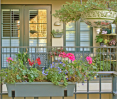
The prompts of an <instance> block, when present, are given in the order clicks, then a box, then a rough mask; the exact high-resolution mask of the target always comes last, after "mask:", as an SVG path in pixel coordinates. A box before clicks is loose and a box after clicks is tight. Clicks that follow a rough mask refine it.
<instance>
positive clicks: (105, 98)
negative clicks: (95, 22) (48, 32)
mask: <svg viewBox="0 0 117 99" xmlns="http://www.w3.org/2000/svg"><path fill="white" fill-rule="evenodd" d="M66 1H69V2H72V0H1V4H52V14H53V13H54V12H55V10H58V9H60V7H61V6H62V4H64V3H65V2H66ZM78 1H80V0H78ZM83 1H84V0H83ZM56 21H58V19H56V18H54V17H53V16H52V29H60V30H61V29H63V24H61V26H54V22H56ZM95 36H96V33H95V29H93V46H96V43H95ZM52 46H63V38H52ZM95 86H99V84H98V83H96V84H95ZM107 86H110V83H109V84H107ZM86 88H87V87H86V86H85V85H84V86H82V85H81V87H80V89H84V90H85V89H86ZM91 88H95V87H93V86H90V89H91ZM105 88H106V87H105ZM4 89H5V88H3V90H4ZM109 90H111V88H110V89H109ZM85 91H86V90H85ZM74 97H75V96H73V97H65V98H64V99H74ZM89 98H90V99H99V95H98V94H91V95H89ZM3 99H12V98H11V97H8V96H7V95H3ZM15 99H24V98H23V97H20V98H15ZM26 99H34V98H32V97H28V98H26ZM39 99H50V98H49V97H40V98H39ZM52 99H62V97H53V98H52ZM77 99H87V95H86V94H79V95H77ZM102 99H111V95H110V94H102Z"/></svg>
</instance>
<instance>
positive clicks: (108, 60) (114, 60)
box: [104, 60, 117, 62]
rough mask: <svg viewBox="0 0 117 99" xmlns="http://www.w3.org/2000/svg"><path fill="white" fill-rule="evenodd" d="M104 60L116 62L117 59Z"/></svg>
mask: <svg viewBox="0 0 117 99" xmlns="http://www.w3.org/2000/svg"><path fill="white" fill-rule="evenodd" d="M104 61H112V62H116V61H117V60H104Z"/></svg>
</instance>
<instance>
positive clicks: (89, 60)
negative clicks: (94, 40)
mask: <svg viewBox="0 0 117 99" xmlns="http://www.w3.org/2000/svg"><path fill="white" fill-rule="evenodd" d="M86 60H87V61H88V63H89V64H92V58H91V57H90V56H87V57H86Z"/></svg>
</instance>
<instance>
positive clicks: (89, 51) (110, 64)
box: [1, 46, 117, 71]
mask: <svg viewBox="0 0 117 99" xmlns="http://www.w3.org/2000/svg"><path fill="white" fill-rule="evenodd" d="M116 51H117V48H116V47H77V46H75V47H49V46H48V47H2V65H1V66H2V68H4V67H7V62H6V58H7V57H12V58H16V55H15V54H17V53H18V52H27V53H28V54H29V57H30V58H31V60H35V59H36V58H37V57H40V59H41V65H40V66H39V68H41V67H45V68H48V67H49V66H50V64H52V62H54V63H57V62H60V61H61V62H62V61H63V60H64V59H63V58H61V57H59V54H60V53H61V52H66V53H73V54H74V55H75V58H76V60H83V61H85V60H86V57H87V56H91V57H92V58H93V62H94V63H95V64H96V65H97V66H98V68H99V69H100V71H115V69H116V64H117V61H116V60H117V53H116Z"/></svg>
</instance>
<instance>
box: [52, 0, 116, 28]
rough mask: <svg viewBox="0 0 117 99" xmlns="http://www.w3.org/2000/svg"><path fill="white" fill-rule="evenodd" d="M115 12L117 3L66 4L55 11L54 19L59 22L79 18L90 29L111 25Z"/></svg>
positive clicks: (101, 0) (93, 0) (103, 0)
mask: <svg viewBox="0 0 117 99" xmlns="http://www.w3.org/2000/svg"><path fill="white" fill-rule="evenodd" d="M116 11H117V1H110V2H109V0H87V2H78V1H73V3H69V2H66V4H64V5H63V7H61V9H60V10H56V12H55V14H53V16H54V17H56V18H59V19H60V21H63V22H69V21H77V20H79V19H80V18H81V19H82V20H83V21H84V22H85V23H86V24H88V25H90V26H91V27H101V26H107V25H109V24H111V23H112V22H113V21H114V19H115V17H116V14H117V13H116Z"/></svg>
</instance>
